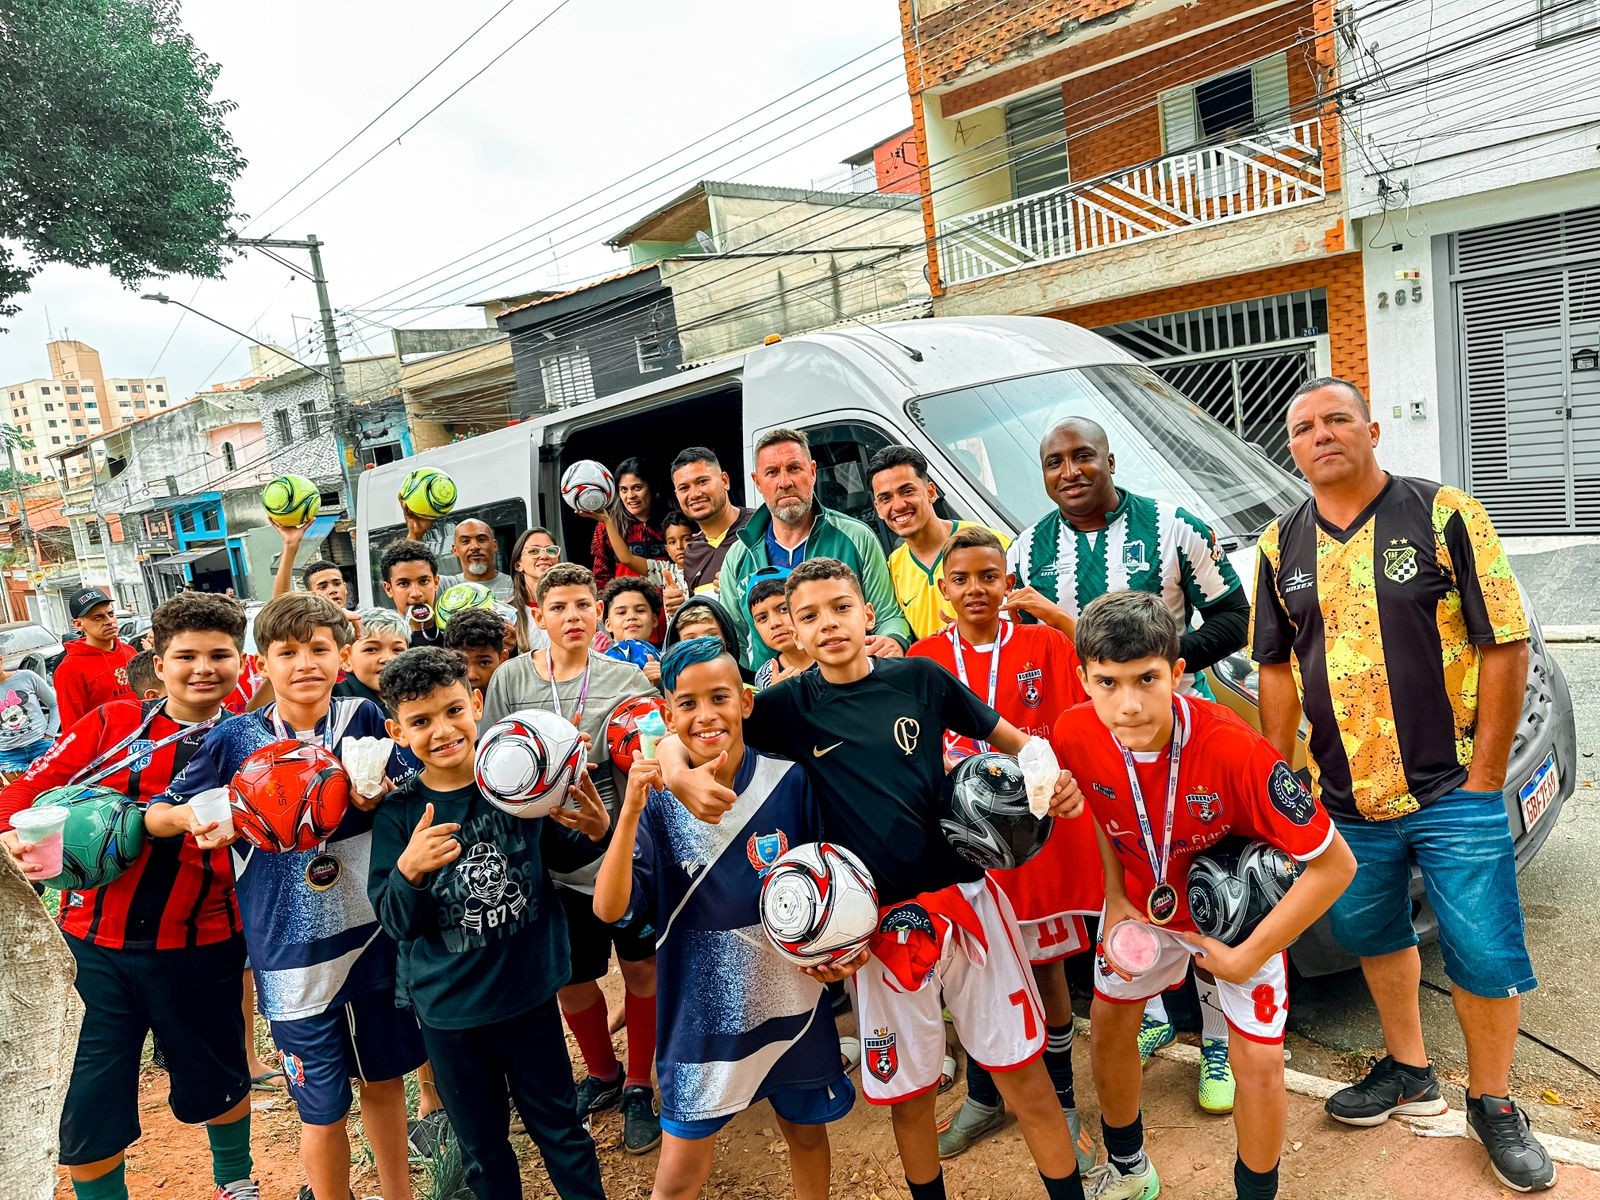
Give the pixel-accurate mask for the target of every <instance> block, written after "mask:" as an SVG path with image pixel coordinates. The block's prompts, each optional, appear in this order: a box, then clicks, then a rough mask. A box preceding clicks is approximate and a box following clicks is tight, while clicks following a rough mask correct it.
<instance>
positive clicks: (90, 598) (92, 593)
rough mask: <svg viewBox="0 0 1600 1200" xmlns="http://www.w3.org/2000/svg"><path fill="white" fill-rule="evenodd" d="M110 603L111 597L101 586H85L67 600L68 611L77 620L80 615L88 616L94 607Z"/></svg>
mask: <svg viewBox="0 0 1600 1200" xmlns="http://www.w3.org/2000/svg"><path fill="white" fill-rule="evenodd" d="M110 603H111V597H110V596H108V595H106V594H105V593H104V592H102V591H101V590H100V589H99V588H84V589H83V591H81V592H78V593H77V594H76V595H74V596H73V597H72V599H70V600H68V601H67V612H69V613H71V614H72V619H73V620H74V621H76V620H77V619H78V618H79V617H86V616H88V615H89V613H90V611H91V610H92V609H95V608H98V607H99V606H100V605H102V604H110Z"/></svg>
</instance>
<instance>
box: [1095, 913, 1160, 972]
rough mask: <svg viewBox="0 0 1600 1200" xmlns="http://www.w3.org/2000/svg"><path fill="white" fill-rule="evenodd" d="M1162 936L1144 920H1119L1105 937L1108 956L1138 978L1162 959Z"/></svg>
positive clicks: (1112, 963) (1115, 965)
mask: <svg viewBox="0 0 1600 1200" xmlns="http://www.w3.org/2000/svg"><path fill="white" fill-rule="evenodd" d="M1160 937H1161V935H1160V933H1159V932H1158V931H1157V930H1155V929H1153V928H1152V927H1151V926H1149V925H1146V924H1145V923H1144V922H1143V921H1118V922H1117V923H1116V924H1115V925H1113V926H1112V927H1111V931H1110V932H1109V933H1107V934H1106V937H1105V951H1106V958H1107V959H1108V960H1110V962H1111V965H1112V966H1114V967H1117V968H1119V969H1121V970H1123V971H1126V972H1127V973H1128V974H1129V975H1132V976H1133V977H1134V978H1135V979H1137V978H1139V976H1141V975H1143V974H1144V973H1145V972H1146V971H1148V970H1149V969H1150V968H1151V967H1153V966H1155V965H1156V962H1157V960H1158V959H1160V957H1161V942H1160Z"/></svg>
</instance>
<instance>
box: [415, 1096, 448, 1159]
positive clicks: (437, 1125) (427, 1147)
mask: <svg viewBox="0 0 1600 1200" xmlns="http://www.w3.org/2000/svg"><path fill="white" fill-rule="evenodd" d="M449 1136H450V1119H449V1118H448V1117H446V1116H445V1115H444V1110H443V1109H442V1108H441V1109H435V1110H434V1111H433V1112H431V1113H429V1114H428V1115H427V1116H425V1117H418V1118H417V1119H416V1120H415V1121H408V1122H407V1123H406V1149H407V1150H408V1151H409V1152H410V1155H411V1157H412V1158H418V1159H424V1158H432V1157H433V1156H434V1155H435V1154H437V1153H438V1151H439V1147H440V1145H441V1144H443V1142H444V1139H445V1138H447V1137H449Z"/></svg>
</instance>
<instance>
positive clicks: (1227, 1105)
mask: <svg viewBox="0 0 1600 1200" xmlns="http://www.w3.org/2000/svg"><path fill="white" fill-rule="evenodd" d="M1199 1099H1200V1107H1201V1108H1203V1109H1204V1110H1205V1111H1206V1112H1208V1113H1213V1114H1215V1115H1216V1116H1219V1117H1223V1116H1227V1115H1228V1114H1229V1113H1231V1112H1232V1111H1233V1068H1232V1067H1231V1066H1229V1065H1228V1043H1227V1042H1219V1041H1217V1040H1216V1039H1215V1038H1206V1039H1205V1040H1204V1041H1202V1042H1201V1043H1200V1096H1199Z"/></svg>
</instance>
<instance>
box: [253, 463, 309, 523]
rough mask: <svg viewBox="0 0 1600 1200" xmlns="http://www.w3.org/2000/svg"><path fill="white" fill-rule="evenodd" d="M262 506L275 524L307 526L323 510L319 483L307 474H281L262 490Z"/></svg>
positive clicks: (268, 517)
mask: <svg viewBox="0 0 1600 1200" xmlns="http://www.w3.org/2000/svg"><path fill="white" fill-rule="evenodd" d="M261 507H262V508H264V509H266V510H267V519H268V520H269V521H271V522H272V523H273V524H274V525H287V526H289V527H291V528H294V527H296V526H300V525H304V524H305V523H306V522H307V521H309V520H311V519H312V518H313V517H315V516H316V515H317V513H318V512H319V511H321V509H322V495H321V493H319V492H318V491H317V485H316V484H314V483H312V482H311V480H309V479H307V478H306V477H305V476H304V475H279V476H278V477H277V478H276V479H274V480H273V481H272V482H271V483H269V484H267V486H266V487H264V488H262V489H261Z"/></svg>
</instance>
